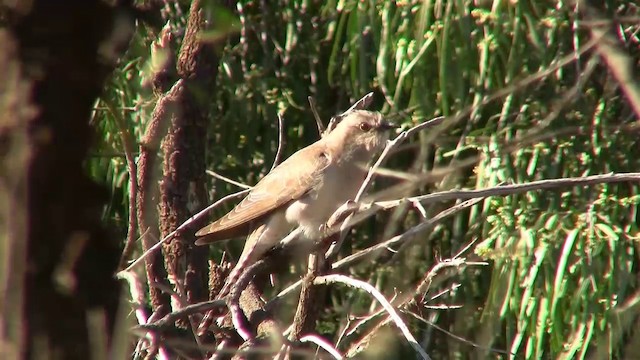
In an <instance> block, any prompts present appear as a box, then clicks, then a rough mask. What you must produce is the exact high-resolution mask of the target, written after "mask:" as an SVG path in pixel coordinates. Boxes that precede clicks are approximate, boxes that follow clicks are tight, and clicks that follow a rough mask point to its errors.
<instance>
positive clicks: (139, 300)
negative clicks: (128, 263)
mask: <svg viewBox="0 0 640 360" xmlns="http://www.w3.org/2000/svg"><path fill="white" fill-rule="evenodd" d="M118 277H119V278H120V279H123V280H126V281H127V283H128V284H129V292H130V293H131V299H132V300H133V305H135V307H136V310H135V314H136V319H137V320H138V324H139V326H144V325H145V324H147V323H148V322H149V321H150V320H151V316H150V317H147V314H146V312H145V310H144V304H145V299H144V290H143V288H142V284H141V282H140V280H139V279H138V276H137V275H136V274H135V273H133V272H130V271H121V272H120V273H118ZM143 337H144V338H146V339H147V340H149V343H150V347H151V348H152V349H155V350H152V351H151V352H150V354H153V353H155V352H157V353H158V356H159V358H160V359H170V356H169V353H168V352H167V350H166V349H165V348H164V347H162V346H160V344H159V339H158V336H157V335H155V334H151V333H145V334H144V336H143ZM141 346H142V342H138V344H137V345H136V351H135V352H139V350H138V349H139V348H140V347H141Z"/></svg>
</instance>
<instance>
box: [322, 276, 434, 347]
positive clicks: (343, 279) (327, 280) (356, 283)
mask: <svg viewBox="0 0 640 360" xmlns="http://www.w3.org/2000/svg"><path fill="white" fill-rule="evenodd" d="M333 283H343V284H346V285H349V286H351V287H355V288H357V289H361V290H364V291H366V292H367V293H369V294H371V295H372V296H373V297H374V298H375V299H376V300H378V302H379V303H380V305H382V307H384V309H385V310H386V311H387V312H388V313H389V316H390V317H391V319H393V321H394V323H395V324H396V326H397V327H398V329H400V331H401V332H402V334H403V335H404V337H405V338H406V339H407V341H409V344H410V345H411V347H413V349H414V350H415V351H416V352H417V353H418V354H420V356H421V357H422V359H425V360H430V359H431V358H430V357H429V355H427V353H426V352H425V351H424V349H423V348H422V347H421V346H420V344H418V342H417V341H416V339H415V338H414V337H413V335H411V332H410V331H409V329H408V328H407V325H405V323H404V322H403V321H402V318H401V317H400V315H398V313H397V312H396V310H395V309H394V308H393V306H391V304H389V301H387V299H386V298H385V297H384V296H383V295H382V294H381V293H380V292H379V291H378V290H377V289H376V288H375V287H373V286H371V285H370V284H369V283H367V282H364V281H361V280H356V279H352V278H350V277H348V276H345V275H339V274H334V275H325V276H320V277H317V278H316V279H315V280H314V284H318V285H320V284H322V285H326V284H333Z"/></svg>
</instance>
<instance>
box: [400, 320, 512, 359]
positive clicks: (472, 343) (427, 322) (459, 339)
mask: <svg viewBox="0 0 640 360" xmlns="http://www.w3.org/2000/svg"><path fill="white" fill-rule="evenodd" d="M402 313H404V314H408V315H411V316H413V317H414V318H416V319H418V320H420V321H422V322H424V323H425V324H427V325H429V326H432V327H433V328H435V329H436V330H439V331H441V332H443V333H445V334H447V335H449V336H451V337H452V338H454V339H456V340H458V341H460V342H462V343H465V344H467V345H469V346H471V347H474V348H476V349H480V350H486V351H491V352H494V353H498V354H505V355H514V356H515V354H514V353H511V352H509V351H506V350H501V349H496V348H492V347H486V346H482V345H478V344H476V343H474V342H473V341H469V340H467V339H465V338H463V337H462V336H459V335H456V334H454V333H452V332H451V331H449V330H447V329H445V328H443V327H440V326H438V325H437V324H436V323H434V322H431V321H429V320H427V319H425V318H423V317H422V316H420V315H418V314H416V313H415V312H413V311H409V310H402Z"/></svg>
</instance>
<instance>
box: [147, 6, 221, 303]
mask: <svg viewBox="0 0 640 360" xmlns="http://www.w3.org/2000/svg"><path fill="white" fill-rule="evenodd" d="M204 25H205V19H204V17H203V13H202V10H201V6H200V1H198V0H196V1H193V2H192V4H191V10H190V13H189V20H188V23H187V28H186V32H185V36H184V39H183V41H182V48H181V49H180V52H179V54H178V61H177V74H178V77H179V78H180V79H182V81H184V84H185V91H183V92H181V93H180V97H179V98H177V105H178V106H179V108H180V111H179V112H175V113H173V115H172V117H171V124H170V126H169V132H168V134H167V136H166V137H165V139H164V142H163V145H162V150H163V153H164V166H163V178H162V182H161V184H160V206H159V212H160V231H161V235H162V236H164V235H166V234H168V233H170V232H172V231H173V230H175V229H176V228H178V226H180V225H181V224H182V223H183V222H184V221H186V220H187V219H188V218H189V217H190V216H192V215H193V214H194V212H195V211H197V210H200V209H202V208H203V207H204V205H205V203H206V191H205V178H204V176H205V163H204V155H205V148H204V145H205V135H206V127H207V122H208V118H207V110H208V109H207V108H206V107H205V106H204V104H206V102H205V99H207V98H211V97H212V96H213V95H212V90H213V87H214V80H215V77H216V70H217V58H216V57H215V56H214V53H213V48H212V45H211V44H206V43H203V42H201V41H200V40H199V37H198V35H199V33H200V32H201V31H202V30H203V29H204ZM196 225H199V224H196ZM194 240H195V238H194V235H193V231H187V232H183V233H180V234H177V235H176V236H175V237H174V238H173V239H172V240H171V241H169V242H167V243H166V244H165V245H164V248H163V250H164V254H165V264H166V268H167V272H168V274H169V278H171V279H175V281H176V282H182V284H181V286H177V285H176V286H175V290H176V292H177V293H178V294H181V295H182V296H183V298H184V299H185V300H186V302H187V303H190V304H193V303H196V302H199V301H203V300H206V299H207V294H208V291H207V253H208V249H207V248H206V247H195V246H194V245H193V242H194ZM182 287H183V288H182Z"/></svg>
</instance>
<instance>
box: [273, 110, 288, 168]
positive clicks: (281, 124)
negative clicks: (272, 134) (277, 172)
mask: <svg viewBox="0 0 640 360" xmlns="http://www.w3.org/2000/svg"><path fill="white" fill-rule="evenodd" d="M284 142H285V138H284V120H283V119H282V116H280V114H278V150H276V156H275V157H274V158H273V164H272V165H271V169H270V170H269V172H272V171H273V169H275V168H276V166H278V164H279V163H280V159H281V158H282V152H283V150H284Z"/></svg>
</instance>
